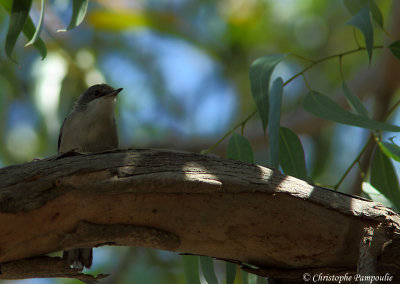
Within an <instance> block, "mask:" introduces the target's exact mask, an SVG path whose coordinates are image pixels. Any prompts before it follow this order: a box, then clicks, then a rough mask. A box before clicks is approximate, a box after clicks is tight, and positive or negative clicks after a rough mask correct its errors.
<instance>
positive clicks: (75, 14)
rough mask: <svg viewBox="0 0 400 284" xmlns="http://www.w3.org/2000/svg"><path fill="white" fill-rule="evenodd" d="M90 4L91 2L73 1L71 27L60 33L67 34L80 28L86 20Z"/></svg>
mask: <svg viewBox="0 0 400 284" xmlns="http://www.w3.org/2000/svg"><path fill="white" fill-rule="evenodd" d="M88 4H89V0H72V16H71V20H70V22H69V25H68V27H67V28H66V29H63V30H58V31H59V32H66V31H69V30H72V29H73V28H76V27H77V26H79V25H80V23H82V21H83V19H84V18H85V15H86V11H87V7H88Z"/></svg>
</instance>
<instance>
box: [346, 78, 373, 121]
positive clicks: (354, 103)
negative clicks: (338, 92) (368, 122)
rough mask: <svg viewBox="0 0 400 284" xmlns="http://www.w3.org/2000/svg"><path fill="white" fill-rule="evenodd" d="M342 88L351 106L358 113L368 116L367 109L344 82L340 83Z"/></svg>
mask: <svg viewBox="0 0 400 284" xmlns="http://www.w3.org/2000/svg"><path fill="white" fill-rule="evenodd" d="M342 89H343V92H344V95H345V96H346V99H347V101H348V102H349V104H350V105H351V107H352V108H353V109H354V110H355V111H356V112H358V114H360V115H362V116H364V117H368V111H367V109H366V108H365V107H364V105H363V103H362V102H361V100H360V99H359V98H358V97H357V96H356V95H355V94H354V93H353V92H352V91H351V90H350V89H349V88H348V87H347V85H346V83H345V82H343V84H342Z"/></svg>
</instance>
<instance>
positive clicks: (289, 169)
mask: <svg viewBox="0 0 400 284" xmlns="http://www.w3.org/2000/svg"><path fill="white" fill-rule="evenodd" d="M279 162H280V164H281V166H282V169H283V172H284V173H285V174H287V175H290V176H294V177H297V178H299V179H302V180H307V169H306V162H305V159H304V150H303V147H302V146H301V142H300V139H299V138H298V137H297V135H296V134H295V133H294V132H293V131H292V130H290V129H289V128H286V127H281V128H280V140H279Z"/></svg>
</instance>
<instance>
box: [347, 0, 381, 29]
mask: <svg viewBox="0 0 400 284" xmlns="http://www.w3.org/2000/svg"><path fill="white" fill-rule="evenodd" d="M343 2H344V5H345V6H346V8H347V10H348V11H349V12H350V14H351V15H353V16H354V15H355V14H357V13H358V12H359V11H360V10H361V9H362V8H364V7H365V6H366V5H369V7H370V9H371V14H372V18H373V19H374V21H375V22H376V23H377V24H378V25H379V27H381V28H382V29H383V15H382V12H381V10H380V9H379V7H378V6H377V5H376V3H375V1H374V0H344V1H343Z"/></svg>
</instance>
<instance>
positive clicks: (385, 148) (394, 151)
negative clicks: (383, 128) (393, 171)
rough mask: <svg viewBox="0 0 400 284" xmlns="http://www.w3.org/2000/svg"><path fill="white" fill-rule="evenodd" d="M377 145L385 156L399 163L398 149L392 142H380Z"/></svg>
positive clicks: (399, 149)
mask: <svg viewBox="0 0 400 284" xmlns="http://www.w3.org/2000/svg"><path fill="white" fill-rule="evenodd" d="M378 145H379V147H380V148H381V150H382V152H383V153H384V154H385V155H386V156H388V157H389V158H392V159H393V160H395V161H397V162H400V147H399V146H398V145H396V144H395V143H393V142H392V143H389V142H380V143H379V144H378Z"/></svg>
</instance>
